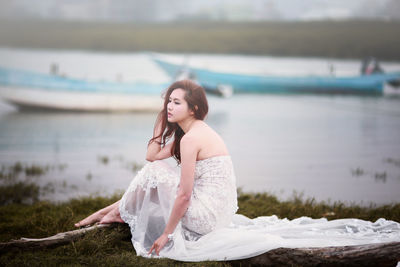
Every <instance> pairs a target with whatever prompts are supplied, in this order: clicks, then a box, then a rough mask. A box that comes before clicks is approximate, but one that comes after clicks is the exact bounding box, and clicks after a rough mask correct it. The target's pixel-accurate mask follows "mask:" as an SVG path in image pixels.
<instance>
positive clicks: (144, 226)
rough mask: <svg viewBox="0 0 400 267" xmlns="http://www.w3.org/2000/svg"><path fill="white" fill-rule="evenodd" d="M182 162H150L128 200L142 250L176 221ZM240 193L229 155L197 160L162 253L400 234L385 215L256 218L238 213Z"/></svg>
mask: <svg viewBox="0 0 400 267" xmlns="http://www.w3.org/2000/svg"><path fill="white" fill-rule="evenodd" d="M179 179H180V170H179V168H178V167H173V166H171V165H169V164H168V163H167V162H166V161H155V162H152V163H148V164H146V165H145V166H144V167H143V169H142V170H141V171H139V172H138V174H137V175H136V176H135V178H134V179H133V180H132V182H131V184H130V185H129V187H128V189H127V190H126V192H125V194H124V195H123V197H122V199H121V202H120V206H119V209H120V213H121V218H122V219H123V220H124V221H125V222H126V223H127V224H129V226H130V229H131V233H132V244H133V246H134V248H135V250H136V253H137V255H140V256H143V257H157V256H156V255H155V254H154V253H153V255H148V251H149V249H150V247H151V245H152V244H153V242H154V241H155V240H156V239H157V238H158V237H159V236H160V235H161V234H162V232H163V231H164V228H165V226H166V224H167V222H168V218H169V215H170V213H171V209H172V206H173V204H174V199H175V197H176V193H177V189H178V186H179ZM236 211H237V195H236V182H235V174H234V171H233V165H232V161H231V158H230V157H229V156H216V157H211V158H208V159H205V160H200V161H197V162H196V168H195V181H194V187H193V192H192V196H191V202H190V206H189V208H188V210H187V211H186V213H185V215H184V217H182V219H181V220H180V222H179V224H178V225H177V227H176V228H175V231H174V233H173V239H172V240H171V241H169V242H168V243H167V245H166V246H165V247H164V249H162V250H161V252H160V257H167V258H171V259H175V260H181V261H204V260H235V259H243V258H248V257H253V256H256V255H259V254H262V253H264V252H266V251H268V250H271V249H275V248H278V247H287V248H296V247H323V246H344V245H358V244H367V243H379V242H390V241H400V224H399V223H397V222H394V221H389V220H385V219H379V220H377V221H376V222H374V223H373V222H369V221H363V220H358V219H339V220H332V221H328V220H326V219H325V218H321V219H311V218H308V217H301V218H297V219H294V220H288V219H279V218H278V217H276V216H262V217H258V218H255V219H249V218H247V217H245V216H243V215H240V214H236Z"/></svg>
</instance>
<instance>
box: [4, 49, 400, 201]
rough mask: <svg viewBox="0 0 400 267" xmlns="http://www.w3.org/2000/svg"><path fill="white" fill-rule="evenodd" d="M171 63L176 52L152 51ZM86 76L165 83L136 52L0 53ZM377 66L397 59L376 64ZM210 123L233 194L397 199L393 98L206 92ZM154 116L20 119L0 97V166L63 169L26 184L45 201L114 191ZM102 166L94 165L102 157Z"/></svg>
mask: <svg viewBox="0 0 400 267" xmlns="http://www.w3.org/2000/svg"><path fill="white" fill-rule="evenodd" d="M164 56H166V57H170V58H171V59H174V60H176V61H177V62H179V61H180V60H182V61H183V60H184V59H183V55H177V54H173V55H172V54H171V55H164ZM53 62H56V63H57V64H59V66H60V72H62V73H65V74H66V75H67V76H70V77H76V78H85V79H88V80H110V81H113V80H116V79H119V80H121V77H122V79H123V80H124V81H132V80H147V81H153V82H154V81H156V82H166V81H168V79H169V78H168V77H167V76H166V75H165V74H164V73H163V72H162V71H161V70H160V69H159V68H158V67H157V66H156V65H155V64H154V63H153V62H152V61H151V60H150V56H149V55H148V54H146V53H136V54H107V53H90V52H85V51H40V50H36V51H35V50H16V49H8V48H1V49H0V65H1V66H5V67H13V68H20V69H27V70H34V71H38V72H43V73H48V71H49V66H50V64H51V63H53ZM190 62H193V64H195V65H198V66H208V67H209V68H212V69H218V70H230V71H237V72H245V73H250V72H253V73H256V72H257V73H267V74H282V75H304V74H307V73H311V74H325V73H328V71H329V68H328V66H329V64H334V66H335V72H336V74H337V75H354V74H356V73H358V71H359V62H358V61H351V60H339V59H337V60H326V59H304V58H272V57H254V56H252V57H249V56H241V55H232V56H226V55H213V56H211V55H193V56H191V57H190ZM382 67H383V68H384V69H385V70H400V63H393V62H392V63H388V62H382ZM209 102H210V113H209V116H208V118H207V123H209V124H210V126H211V127H213V128H214V129H215V130H216V131H217V132H218V133H220V134H221V136H222V137H223V138H224V140H225V141H226V143H227V146H228V148H229V150H230V153H231V156H232V160H233V162H234V167H235V171H236V176H237V184H238V186H239V187H241V188H242V189H243V190H244V191H258V192H262V191H267V192H271V193H274V194H276V195H277V196H279V197H280V198H282V199H286V198H288V197H290V196H292V195H293V191H296V192H299V193H303V194H304V197H306V198H307V197H315V198H316V199H317V200H331V201H335V200H341V201H346V202H357V203H363V204H369V203H370V202H374V203H378V204H383V203H390V202H400V193H399V192H400V97H396V96H351V95H312V94H301V95H296V94H247V95H243V94H242V95H234V96H233V97H231V98H228V99H222V98H218V97H213V96H210V97H209ZM155 118H156V114H155V113H124V114H104V113H98V114H88V113H40V112H35V113H27V112H19V111H18V110H16V109H15V108H14V107H12V106H10V105H8V104H6V103H4V102H0V165H3V166H10V165H12V164H14V163H16V162H18V161H19V162H22V163H23V164H28V165H29V164H36V165H41V166H44V165H51V166H59V165H65V168H62V169H57V168H56V169H53V170H50V171H49V172H48V173H47V174H45V175H43V176H42V177H40V178H38V183H40V184H41V185H46V184H48V183H52V184H53V185H54V186H55V191H54V193H49V194H47V195H46V196H45V198H50V199H53V200H65V199H68V198H71V197H77V196H85V195H89V194H93V193H98V194H100V195H108V194H112V193H114V192H116V191H118V190H119V191H122V190H124V188H126V187H127V186H128V184H129V182H130V181H131V179H132V178H133V177H134V174H135V172H136V170H137V169H135V170H132V166H138V165H139V166H140V165H143V164H145V159H144V155H145V151H146V145H147V141H148V139H149V138H150V137H151V134H152V128H153V124H154V120H155ZM105 157H106V158H107V159H108V161H107V160H104V158H105Z"/></svg>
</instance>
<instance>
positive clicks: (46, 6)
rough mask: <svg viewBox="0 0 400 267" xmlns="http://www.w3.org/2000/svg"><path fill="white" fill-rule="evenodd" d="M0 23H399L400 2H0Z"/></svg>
mask: <svg viewBox="0 0 400 267" xmlns="http://www.w3.org/2000/svg"><path fill="white" fill-rule="evenodd" d="M0 18H3V19H4V18H6V19H17V20H18V19H59V20H83V21H139V22H163V21H174V20H182V19H186V20H225V21H259V20H320V19H352V18H368V19H385V20H389V19H397V20H398V19H400V0H335V1H332V0H191V1H188V0H0Z"/></svg>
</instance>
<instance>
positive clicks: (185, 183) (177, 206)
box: [149, 136, 198, 255]
mask: <svg viewBox="0 0 400 267" xmlns="http://www.w3.org/2000/svg"><path fill="white" fill-rule="evenodd" d="M197 153H198V148H197V145H196V142H195V140H194V139H193V138H192V137H189V136H184V137H182V139H181V180H180V183H179V189H178V193H177V196H176V199H175V202H174V206H173V208H172V211H171V214H170V217H169V220H168V222H167V225H166V227H165V229H164V232H163V234H162V235H161V236H160V237H159V238H158V239H157V240H156V241H155V242H154V243H153V246H152V247H151V248H150V251H149V254H150V253H151V252H152V251H153V250H155V252H156V254H157V255H159V252H160V250H161V249H162V248H163V247H164V246H165V244H166V243H167V242H168V235H169V234H171V233H173V232H174V230H175V227H176V226H177V224H178V222H179V221H180V219H181V218H182V217H183V215H185V212H186V210H187V208H188V207H189V204H190V198H191V195H192V190H193V183H194V170H195V167H196V158H197Z"/></svg>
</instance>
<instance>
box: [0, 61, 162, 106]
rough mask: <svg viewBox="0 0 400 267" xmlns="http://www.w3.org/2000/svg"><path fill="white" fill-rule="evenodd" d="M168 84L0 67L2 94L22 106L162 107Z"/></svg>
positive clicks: (0, 90)
mask: <svg viewBox="0 0 400 267" xmlns="http://www.w3.org/2000/svg"><path fill="white" fill-rule="evenodd" d="M165 88H167V84H152V83H145V82H133V83H114V82H88V81H85V80H79V79H72V78H66V77H61V76H57V75H49V74H41V73H35V72H31V71H23V70H15V69H7V68H1V67H0V97H1V98H2V99H3V100H4V101H6V102H8V103H11V104H12V105H15V106H17V107H18V108H20V109H40V110H59V111H83V112H89V111H90V112H131V111H159V110H160V109H161V107H162V103H163V101H162V98H161V94H162V92H163V91H164V89H165Z"/></svg>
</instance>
